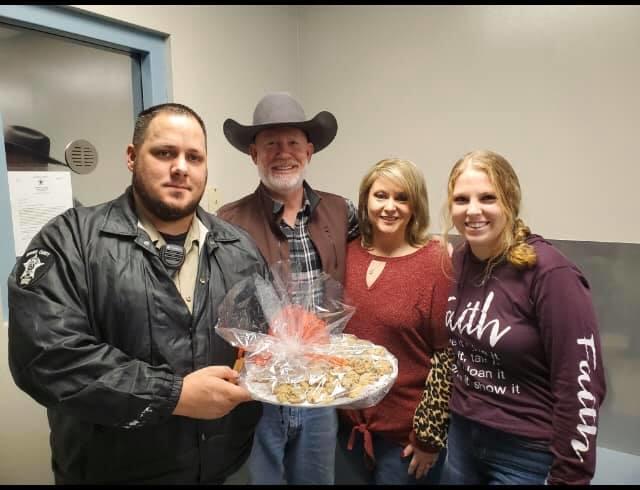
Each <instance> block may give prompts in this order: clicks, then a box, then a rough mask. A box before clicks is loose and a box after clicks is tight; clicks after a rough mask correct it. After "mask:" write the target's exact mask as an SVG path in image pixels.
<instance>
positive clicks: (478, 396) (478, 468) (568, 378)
mask: <svg viewBox="0 0 640 490" xmlns="http://www.w3.org/2000/svg"><path fill="white" fill-rule="evenodd" d="M520 196H521V192H520V184H519V182H518V177H517V176H516V174H515V172H514V170H513V168H512V167H511V165H510V164H509V162H507V160H506V159H505V158H503V157H502V156H500V155H498V154H496V153H493V152H490V151H474V152H471V153H468V154H467V155H465V156H464V157H463V158H461V159H460V160H458V162H457V163H456V164H455V165H454V167H453V169H452V171H451V174H450V176H449V185H448V210H449V216H448V218H449V219H448V221H449V222H448V223H447V224H448V225H449V226H448V229H449V228H451V226H455V228H456V229H457V230H458V232H459V233H460V235H462V238H464V240H463V242H462V243H461V244H460V245H459V246H458V247H457V248H456V249H455V251H454V254H453V268H454V274H455V284H454V287H453V288H452V291H451V295H450V297H449V304H448V308H447V317H446V322H447V327H448V329H449V330H450V332H451V344H452V346H453V349H454V353H455V357H456V365H455V366H454V375H453V391H452V394H451V403H450V406H451V425H450V430H449V441H448V451H447V459H446V462H445V465H444V469H443V483H448V484H476V485H477V484H481V485H482V484H484V485H488V484H542V483H545V481H546V482H547V483H549V484H588V483H589V482H590V480H591V478H592V477H593V473H594V468H595V457H596V433H597V426H598V410H599V408H600V405H601V404H602V401H603V399H604V395H605V381H604V379H605V378H604V371H603V365H602V356H601V351H600V338H599V335H598V327H597V323H596V317H595V314H594V310H593V305H592V300H591V295H590V291H589V284H588V282H587V280H586V279H585V277H584V276H583V275H582V273H581V272H580V271H579V270H578V269H577V268H576V266H575V265H574V264H573V263H571V262H570V261H569V260H567V258H566V257H564V256H563V255H562V254H561V253H560V252H559V251H558V250H557V249H555V248H554V247H553V246H552V245H551V244H550V243H549V242H547V241H546V240H544V239H543V238H542V237H541V236H539V235H534V234H532V233H530V231H529V228H528V227H527V226H525V224H524V222H523V221H522V220H521V219H520V218H518V213H519V209H520ZM445 235H446V233H445Z"/></svg>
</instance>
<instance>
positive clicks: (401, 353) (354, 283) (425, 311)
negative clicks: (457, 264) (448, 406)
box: [338, 240, 450, 446]
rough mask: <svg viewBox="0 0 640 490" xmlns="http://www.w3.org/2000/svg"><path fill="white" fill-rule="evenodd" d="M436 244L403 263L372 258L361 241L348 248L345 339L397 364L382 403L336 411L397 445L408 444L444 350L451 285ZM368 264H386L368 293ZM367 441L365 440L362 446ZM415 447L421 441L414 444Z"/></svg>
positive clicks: (361, 428) (397, 259)
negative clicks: (379, 349)
mask: <svg viewBox="0 0 640 490" xmlns="http://www.w3.org/2000/svg"><path fill="white" fill-rule="evenodd" d="M443 253H444V252H443V249H442V246H441V245H440V244H439V243H438V242H436V241H435V240H432V241H430V242H429V243H428V244H427V245H425V246H424V247H423V248H421V249H420V250H418V251H416V252H414V253H412V254H410V255H406V256H404V257H391V258H389V257H379V256H374V255H372V254H370V253H369V252H367V251H366V250H365V249H363V248H362V245H361V244H360V240H354V241H352V242H351V243H350V244H349V245H348V247H347V270H346V277H345V292H346V298H347V301H349V302H350V304H353V305H354V306H355V307H356V312H355V314H354V315H353V317H352V318H351V320H350V321H349V323H348V324H347V326H346V328H345V333H350V334H354V335H357V336H358V337H360V338H363V339H367V340H370V341H372V342H374V343H375V344H379V345H382V346H384V347H386V348H387V349H388V350H389V351H390V352H391V353H392V354H393V355H394V356H396V357H397V358H398V379H397V380H396V382H395V383H394V385H393V387H392V388H391V390H390V391H389V393H388V394H387V395H386V396H385V398H384V399H383V400H382V401H381V402H380V403H378V404H377V405H376V406H374V407H371V408H366V409H364V410H339V411H338V412H339V415H340V418H341V421H342V423H344V424H346V425H347V426H350V427H357V430H359V431H360V432H363V433H364V435H365V436H366V431H367V430H368V431H370V432H375V433H376V434H378V435H381V436H383V437H385V438H387V439H389V440H391V441H395V442H397V443H398V444H400V445H403V446H404V445H406V444H408V443H409V442H410V440H409V437H410V434H411V433H412V430H413V429H412V420H413V415H414V412H415V410H416V407H417V406H418V404H419V403H420V400H421V397H422V393H423V391H424V388H425V380H426V378H427V375H428V374H429V370H430V368H431V353H432V352H433V351H434V350H441V349H446V348H447V346H448V342H449V340H448V332H447V330H446V328H445V323H444V315H445V310H446V306H447V295H448V292H449V287H450V279H448V278H447V276H446V275H445V273H444V270H445V265H446V264H445V263H443V260H444V261H445V262H446V261H447V260H448V257H446V255H445V257H444V258H443ZM372 259H375V260H383V261H386V262H387V264H386V266H385V268H384V270H383V271H382V273H381V274H380V276H379V277H378V279H377V280H376V282H375V283H374V284H373V285H372V286H371V288H367V284H366V275H367V268H368V266H369V263H370V262H371V260H372ZM366 439H367V437H365V442H366ZM417 442H418V443H419V441H417Z"/></svg>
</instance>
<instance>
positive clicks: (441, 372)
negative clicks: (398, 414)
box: [413, 348, 453, 449]
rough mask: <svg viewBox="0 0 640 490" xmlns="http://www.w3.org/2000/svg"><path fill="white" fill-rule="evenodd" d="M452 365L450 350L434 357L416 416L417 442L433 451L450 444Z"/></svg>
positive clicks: (442, 351) (414, 422)
mask: <svg viewBox="0 0 640 490" xmlns="http://www.w3.org/2000/svg"><path fill="white" fill-rule="evenodd" d="M452 365H453V352H452V350H451V348H447V349H445V350H439V351H436V352H434V353H433V357H432V359H431V371H429V375H428V376H427V380H426V383H425V390H424V393H423V394H422V400H421V401H420V403H419V404H418V407H417V408H416V411H415V414H414V416H413V431H414V433H415V437H416V439H417V440H418V441H419V442H420V443H423V444H426V445H428V446H430V447H433V448H434V449H441V448H443V447H444V446H445V444H446V442H447V431H448V429H449V397H450V396H451V366H452Z"/></svg>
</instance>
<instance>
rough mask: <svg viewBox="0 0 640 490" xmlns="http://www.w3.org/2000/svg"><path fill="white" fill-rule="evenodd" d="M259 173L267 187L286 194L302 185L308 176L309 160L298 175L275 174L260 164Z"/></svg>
mask: <svg viewBox="0 0 640 490" xmlns="http://www.w3.org/2000/svg"><path fill="white" fill-rule="evenodd" d="M258 175H259V176H260V180H261V181H262V183H263V184H264V185H265V187H266V188H267V189H269V190H270V191H272V192H276V193H278V194H286V193H288V192H290V191H293V190H295V189H299V188H300V187H302V182H303V181H304V179H305V178H306V177H307V162H304V166H303V167H302V170H301V171H300V172H298V173H297V174H296V175H282V176H280V175H273V174H271V173H268V172H267V171H265V169H264V167H262V166H261V165H258Z"/></svg>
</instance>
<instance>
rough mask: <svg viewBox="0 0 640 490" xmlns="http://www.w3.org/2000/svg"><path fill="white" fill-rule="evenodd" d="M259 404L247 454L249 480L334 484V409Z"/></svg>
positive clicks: (256, 481) (336, 425) (262, 482)
mask: <svg viewBox="0 0 640 490" xmlns="http://www.w3.org/2000/svg"><path fill="white" fill-rule="evenodd" d="M262 405H263V413H262V418H261V419H260V422H258V426H257V428H256V433H255V436H254V439H253V448H252V450H251V455H250V456H249V481H250V483H251V484H267V485H276V484H282V483H287V484H289V485H301V484H316V485H317V484H324V485H333V482H334V471H335V470H334V466H335V448H336V432H337V430H338V416H337V413H336V410H335V408H298V407H284V406H279V405H272V404H270V403H263V404H262Z"/></svg>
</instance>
